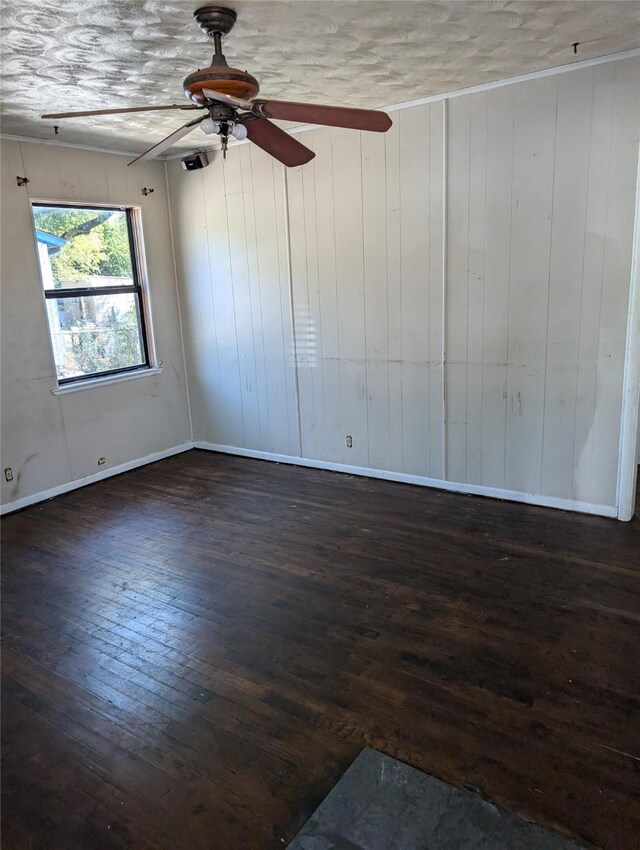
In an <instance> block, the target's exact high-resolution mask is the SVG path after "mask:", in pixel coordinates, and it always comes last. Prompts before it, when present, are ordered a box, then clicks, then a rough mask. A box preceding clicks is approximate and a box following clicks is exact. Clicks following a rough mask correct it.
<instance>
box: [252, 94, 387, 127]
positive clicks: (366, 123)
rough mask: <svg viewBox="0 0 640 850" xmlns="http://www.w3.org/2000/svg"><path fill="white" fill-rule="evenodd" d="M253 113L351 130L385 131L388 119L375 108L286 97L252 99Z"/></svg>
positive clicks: (283, 119)
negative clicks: (318, 103)
mask: <svg viewBox="0 0 640 850" xmlns="http://www.w3.org/2000/svg"><path fill="white" fill-rule="evenodd" d="M252 109H253V112H254V114H255V115H260V116H262V117H263V118H275V119H277V120H278V121H304V122H305V123H306V124H325V125H327V126H329V127H347V128H349V129H351V130H373V131H374V132H376V133H386V132H387V130H388V129H389V128H390V127H391V124H392V121H391V118H389V116H388V115H387V113H386V112H378V111H376V110H375V109H350V108H348V107H345V106H319V105H316V104H313V103H294V102H293V101H286V100H256V101H254V102H253V104H252Z"/></svg>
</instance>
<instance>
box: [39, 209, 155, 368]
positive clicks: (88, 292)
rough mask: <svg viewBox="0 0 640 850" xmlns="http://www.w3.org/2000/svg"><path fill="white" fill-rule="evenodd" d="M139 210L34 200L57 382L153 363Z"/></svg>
mask: <svg viewBox="0 0 640 850" xmlns="http://www.w3.org/2000/svg"><path fill="white" fill-rule="evenodd" d="M137 216H138V211H137V210H135V209H123V208H122V207H117V208H113V207H86V206H66V205H64V206H63V205H55V206H54V205H50V204H44V203H38V204H34V205H33V220H34V225H35V235H36V244H37V246H38V258H39V260H40V274H41V278H42V285H43V287H44V295H45V301H46V307H47V319H48V321H49V331H50V333H51V343H52V348H53V356H54V359H55V364H56V372H57V376H58V383H59V384H68V383H71V382H72V381H81V380H85V379H87V378H95V377H98V376H100V377H102V376H105V375H115V374H119V373H121V372H130V371H133V370H135V369H146V368H148V367H149V347H148V344H147V336H146V332H145V316H144V302H143V297H144V293H143V289H142V286H141V274H140V264H139V260H140V258H139V257H138V255H137V253H136V247H137V245H138V244H139V242H140V240H139V239H138V232H139V221H138V218H137Z"/></svg>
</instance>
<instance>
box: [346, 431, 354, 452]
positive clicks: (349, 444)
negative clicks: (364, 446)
mask: <svg viewBox="0 0 640 850" xmlns="http://www.w3.org/2000/svg"><path fill="white" fill-rule="evenodd" d="M346 443H347V448H348V449H350V448H351V447H352V446H353V440H352V439H351V434H348V435H347V439H346Z"/></svg>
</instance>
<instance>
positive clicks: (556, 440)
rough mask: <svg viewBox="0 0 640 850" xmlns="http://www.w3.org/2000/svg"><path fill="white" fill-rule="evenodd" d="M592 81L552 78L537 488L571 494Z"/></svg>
mask: <svg viewBox="0 0 640 850" xmlns="http://www.w3.org/2000/svg"><path fill="white" fill-rule="evenodd" d="M592 94H593V77H592V74H591V73H588V74H565V75H564V76H563V77H559V78H558V126H557V133H556V155H555V172H554V173H555V179H554V195H553V219H552V225H551V258H550V260H551V261H550V267H549V307H548V322H547V353H546V360H545V398H544V432H543V444H542V486H541V490H542V492H544V493H548V494H549V495H551V496H566V495H567V494H569V493H571V489H572V474H573V445H572V443H573V441H572V432H573V426H574V422H575V407H576V376H577V369H578V340H579V334H580V301H581V295H582V276H583V262H584V242H585V217H586V211H587V187H588V174H589V153H590V130H591V120H592V116H591V110H592V100H593V98H592Z"/></svg>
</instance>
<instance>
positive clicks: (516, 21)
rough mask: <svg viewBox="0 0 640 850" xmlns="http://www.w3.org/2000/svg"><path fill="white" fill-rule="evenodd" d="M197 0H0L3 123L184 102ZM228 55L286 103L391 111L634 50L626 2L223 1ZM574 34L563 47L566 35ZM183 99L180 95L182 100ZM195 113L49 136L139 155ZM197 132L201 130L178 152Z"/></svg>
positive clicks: (36, 129)
mask: <svg viewBox="0 0 640 850" xmlns="http://www.w3.org/2000/svg"><path fill="white" fill-rule="evenodd" d="M198 5H205V2H200V3H198V0H188V2H187V0H169V2H167V0H109V2H107V0H64V2H60V3H59V4H58V7H57V9H56V7H55V6H54V4H52V3H51V2H43V0H20V2H14V0H4V2H3V3H2V23H3V30H4V33H3V39H4V46H3V62H2V92H3V97H2V100H3V103H2V131H3V132H4V133H10V134H18V135H24V136H31V137H37V138H46V139H51V138H53V129H52V123H53V122H46V121H42V120H40V118H39V114H40V113H41V112H53V111H56V112H57V111H66V110H73V109H92V108H102V107H104V108H107V107H118V106H133V105H151V104H161V103H171V102H183V99H184V95H183V93H182V85H181V83H182V80H183V78H184V77H185V76H186V75H187V74H188V73H189V72H191V71H193V70H195V69H196V68H198V67H202V66H205V65H208V64H209V60H210V57H211V53H212V46H211V45H210V42H209V40H208V39H207V38H206V36H205V35H204V34H203V33H202V32H201V31H200V30H199V29H198V27H197V26H196V25H195V23H194V22H193V19H192V13H193V11H194V9H196V8H197V7H198ZM228 5H229V6H231V7H232V8H234V9H235V10H236V11H237V13H238V23H237V24H236V26H235V28H234V29H233V31H232V32H231V34H230V36H229V37H228V38H227V39H226V40H225V47H224V50H225V54H226V56H227V59H228V61H229V64H231V65H233V64H236V62H237V65H239V66H240V67H242V68H246V69H247V70H249V71H250V72H251V73H253V74H254V75H255V76H256V77H257V78H258V79H259V81H260V84H261V94H262V95H263V96H265V97H269V96H271V97H276V98H280V99H283V100H305V101H311V102H317V103H323V102H324V103H340V102H343V103H344V104H346V105H351V106H369V107H382V108H384V107H385V106H390V105H392V104H395V103H401V102H404V101H408V100H414V99H416V98H420V97H425V96H427V95H433V94H438V93H441V92H446V91H452V90H455V89H459V88H463V87H466V86H472V85H477V84H479V83H484V82H489V81H491V80H499V79H504V78H507V77H511V76H515V75H518V74H524V73H528V72H530V71H537V70H541V69H544V68H551V67H555V66H558V65H565V64H568V63H571V62H574V61H577V60H581V59H588V58H592V57H596V56H603V55H606V54H609V53H618V52H620V51H623V50H629V49H630V48H633V47H637V46H639V45H640V4H639V3H637V2H634V0H628V2H617V0H605V1H604V2H592V0H572V1H571V2H569V0H567V2H565V0H551V2H539V0H538V1H537V2H502V0H487V2H483V1H482V0H477V2H463V0H448V2H369V0H358V2H343V3H337V2H327V0H324V2H323V0H314V2H306V0H297V2H289V3H279V2H268V0H238V1H237V2H229V3H228ZM576 41H578V42H580V46H579V48H578V54H577V55H574V52H573V48H572V43H573V42H576ZM184 102H185V103H186V100H184ZM190 117H193V113H187V112H178V111H176V112H170V113H157V114H153V113H151V114H148V113H147V114H145V113H142V114H140V115H128V116H126V117H115V116H111V117H103V118H92V119H73V120H69V119H67V120H65V121H60V122H59V123H60V136H59V137H58V138H59V140H60V141H67V142H77V143H83V144H90V145H96V146H100V147H106V148H112V149H118V150H128V151H141V150H144V149H145V148H147V147H149V146H150V145H151V144H153V143H155V142H156V141H158V140H159V139H161V138H162V137H163V136H165V135H167V134H168V133H170V132H171V131H172V130H173V129H175V128H177V127H178V126H180V124H182V123H184V122H185V121H186V120H188V119H189V118H190ZM210 141H211V140H210V139H207V140H205V137H204V136H203V135H202V133H201V131H200V130H199V129H196V130H195V131H194V132H193V133H192V134H191V136H189V137H187V138H186V139H185V140H183V141H182V142H180V143H179V146H177V147H176V150H177V149H180V148H183V149H189V148H191V149H193V148H194V147H197V146H198V145H200V144H202V143H203V142H204V143H206V142H210Z"/></svg>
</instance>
